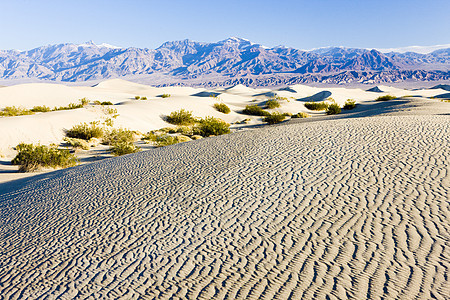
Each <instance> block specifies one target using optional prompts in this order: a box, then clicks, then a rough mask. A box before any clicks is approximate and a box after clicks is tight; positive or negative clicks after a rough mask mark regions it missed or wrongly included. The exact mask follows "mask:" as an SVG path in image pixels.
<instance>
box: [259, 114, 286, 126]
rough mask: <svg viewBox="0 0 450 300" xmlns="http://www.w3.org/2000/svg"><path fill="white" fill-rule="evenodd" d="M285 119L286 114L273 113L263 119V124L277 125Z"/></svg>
mask: <svg viewBox="0 0 450 300" xmlns="http://www.w3.org/2000/svg"><path fill="white" fill-rule="evenodd" d="M284 119H286V114H282V113H279V112H274V113H271V114H269V115H268V116H266V117H264V119H263V122H266V123H268V124H269V125H272V124H277V123H280V122H282V121H283V120H284Z"/></svg>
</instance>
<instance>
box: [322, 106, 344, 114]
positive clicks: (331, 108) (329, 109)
mask: <svg viewBox="0 0 450 300" xmlns="http://www.w3.org/2000/svg"><path fill="white" fill-rule="evenodd" d="M340 112H341V107H340V106H339V105H338V104H337V103H331V104H330V105H328V107H327V110H326V114H327V115H336V114H339V113H340Z"/></svg>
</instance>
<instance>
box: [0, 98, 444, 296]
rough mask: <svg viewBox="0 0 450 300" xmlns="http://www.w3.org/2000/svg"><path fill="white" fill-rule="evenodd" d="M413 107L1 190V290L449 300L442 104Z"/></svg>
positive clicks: (262, 133)
mask: <svg viewBox="0 0 450 300" xmlns="http://www.w3.org/2000/svg"><path fill="white" fill-rule="evenodd" d="M175 101H178V100H175ZM179 101H182V99H180V100H179ZM427 101H428V100H426V101H423V100H422V101H420V100H418V101H414V99H412V100H411V101H410V103H406V102H405V103H404V104H402V105H398V106H396V107H397V108H399V109H398V110H392V109H391V108H390V107H391V106H390V105H389V103H387V102H385V103H381V104H376V105H378V106H377V108H376V109H377V110H378V113H383V116H375V117H365V118H344V119H338V120H330V119H328V121H323V120H322V119H323V118H318V119H317V120H321V121H314V120H299V121H296V122H298V123H295V122H290V123H285V124H284V125H280V126H270V127H263V128H261V129H257V130H252V131H243V132H238V133H235V134H230V135H226V136H220V137H214V138H209V139H204V140H199V141H194V142H189V143H184V144H178V145H174V146H169V147H164V148H159V149H155V150H151V151H146V152H141V153H138V154H135V155H127V156H123V157H119V158H115V159H109V160H103V161H100V162H97V163H93V164H89V165H84V166H80V167H75V168H71V169H66V170H61V171H56V172H53V173H48V174H43V175H39V176H37V177H34V178H32V179H29V180H28V181H27V180H25V181H16V182H10V183H7V184H0V266H1V268H0V295H2V298H4V299H16V298H30V299H35V298H62V299H72V298H89V297H90V298H92V299H99V298H122V299H125V298H126V299H137V298H148V299H172V298H173V299H289V298H290V299H326V297H328V298H329V299H346V298H351V299H381V298H382V299H430V298H436V299H448V295H449V294H450V293H449V292H450V283H449V281H448V276H449V267H450V250H449V249H450V243H449V231H450V223H449V222H448V220H449V217H450V211H449V205H448V199H449V190H450V167H449V165H450V162H449V158H450V152H449V148H448V145H449V142H450V138H449V137H450V114H449V113H450V110H449V109H448V106H444V105H447V103H440V102H437V101H433V100H430V101H432V102H429V103H431V104H430V105H429V106H428V102H427ZM133 105H134V104H133ZM136 105H137V104H136ZM139 105H140V104H139ZM130 106H132V105H130ZM364 111H365V112H366V113H371V110H370V109H368V110H364ZM364 111H362V112H361V113H364Z"/></svg>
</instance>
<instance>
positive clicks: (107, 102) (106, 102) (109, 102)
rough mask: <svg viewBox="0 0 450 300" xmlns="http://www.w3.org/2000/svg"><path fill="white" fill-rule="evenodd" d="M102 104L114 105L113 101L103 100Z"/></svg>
mask: <svg viewBox="0 0 450 300" xmlns="http://www.w3.org/2000/svg"><path fill="white" fill-rule="evenodd" d="M100 105H114V104H113V103H112V102H111V101H103V102H101V103H100Z"/></svg>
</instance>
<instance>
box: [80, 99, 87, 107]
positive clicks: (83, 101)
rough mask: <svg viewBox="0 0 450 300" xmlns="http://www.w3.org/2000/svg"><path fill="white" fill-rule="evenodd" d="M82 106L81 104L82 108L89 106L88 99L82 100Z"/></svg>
mask: <svg viewBox="0 0 450 300" xmlns="http://www.w3.org/2000/svg"><path fill="white" fill-rule="evenodd" d="M80 104H81V105H82V106H86V105H88V104H89V100H88V99H87V98H81V99H80Z"/></svg>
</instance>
